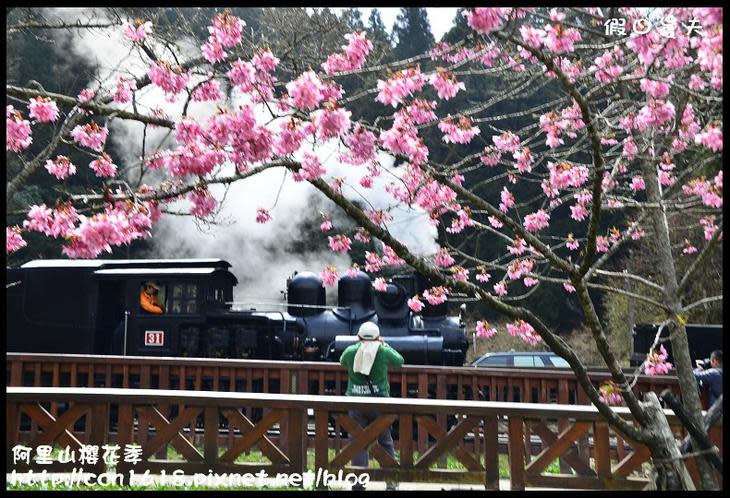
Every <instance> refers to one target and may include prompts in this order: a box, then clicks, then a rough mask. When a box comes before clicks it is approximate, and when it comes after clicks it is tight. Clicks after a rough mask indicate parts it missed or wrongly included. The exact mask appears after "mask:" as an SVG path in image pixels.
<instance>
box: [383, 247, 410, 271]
mask: <svg viewBox="0 0 730 498" xmlns="http://www.w3.org/2000/svg"><path fill="white" fill-rule="evenodd" d="M383 262H384V263H385V264H388V265H395V266H398V265H402V264H405V260H403V259H402V258H401V257H400V256H398V255H397V254H396V252H395V251H394V250H393V249H392V248H391V247H390V246H387V245H385V244H383Z"/></svg>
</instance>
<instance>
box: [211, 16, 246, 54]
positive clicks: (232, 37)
mask: <svg viewBox="0 0 730 498" xmlns="http://www.w3.org/2000/svg"><path fill="white" fill-rule="evenodd" d="M245 26H246V23H245V22H243V20H241V19H240V18H238V17H236V16H234V15H232V14H231V12H230V10H228V9H226V10H225V11H224V12H221V13H220V14H218V15H217V16H216V17H214V18H213V26H209V27H208V32H209V33H210V34H211V36H212V37H213V38H215V40H216V41H217V42H218V43H220V44H221V45H223V46H224V47H233V46H234V45H238V44H239V43H240V42H241V33H242V32H243V28H244V27H245Z"/></svg>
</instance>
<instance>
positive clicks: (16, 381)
mask: <svg viewBox="0 0 730 498" xmlns="http://www.w3.org/2000/svg"><path fill="white" fill-rule="evenodd" d="M9 385H11V386H22V385H23V362H22V360H14V361H12V362H11V363H10V384H9Z"/></svg>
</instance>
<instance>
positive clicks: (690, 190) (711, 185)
mask: <svg viewBox="0 0 730 498" xmlns="http://www.w3.org/2000/svg"><path fill="white" fill-rule="evenodd" d="M682 191H683V192H684V193H685V194H687V195H694V196H697V197H700V198H701V199H702V203H703V204H704V205H705V206H709V207H714V208H721V207H722V170H720V171H719V172H718V173H717V175H716V176H715V178H714V180H713V181H710V180H705V179H704V178H703V177H700V178H695V179H694V180H692V181H690V182H689V183H688V184H687V185H684V186H683V187H682Z"/></svg>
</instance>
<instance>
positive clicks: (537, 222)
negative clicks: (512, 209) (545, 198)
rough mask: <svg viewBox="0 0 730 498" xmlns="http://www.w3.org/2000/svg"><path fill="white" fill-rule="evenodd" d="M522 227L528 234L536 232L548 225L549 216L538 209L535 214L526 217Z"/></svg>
mask: <svg viewBox="0 0 730 498" xmlns="http://www.w3.org/2000/svg"><path fill="white" fill-rule="evenodd" d="M522 225H523V226H524V227H525V229H526V230H527V231H528V232H537V231H538V230H541V229H543V228H547V227H548V226H549V225H550V215H549V214H548V213H546V212H545V211H544V210H542V209H539V210H538V211H537V212H535V213H531V214H528V215H526V216H525V220H524V221H523V222H522Z"/></svg>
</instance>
